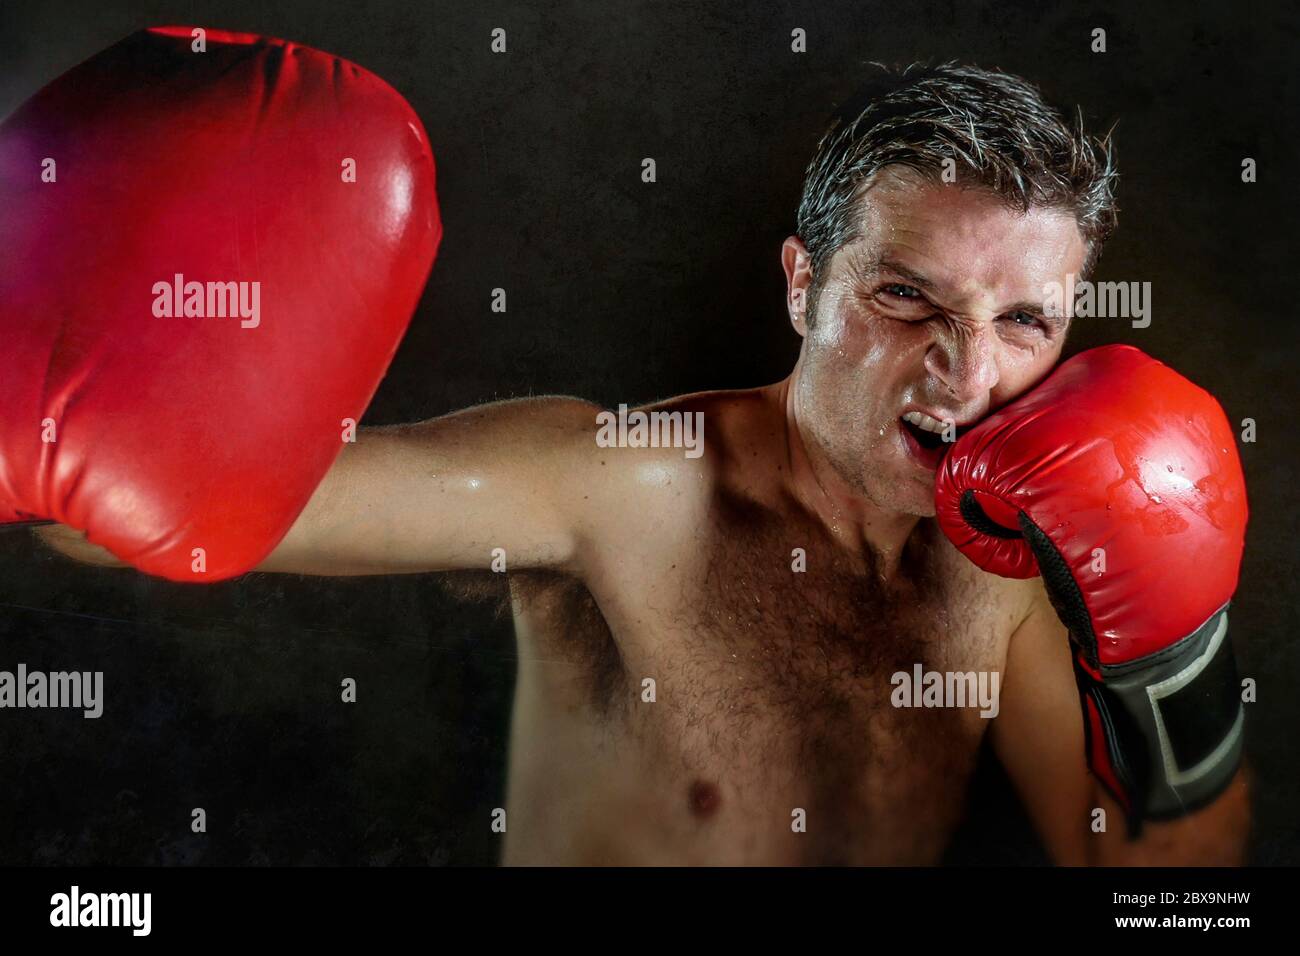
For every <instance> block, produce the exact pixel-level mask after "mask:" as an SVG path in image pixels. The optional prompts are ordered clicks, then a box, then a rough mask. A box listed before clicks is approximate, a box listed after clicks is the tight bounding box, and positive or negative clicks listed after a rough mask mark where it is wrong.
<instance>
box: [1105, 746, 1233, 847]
mask: <svg viewBox="0 0 1300 956" xmlns="http://www.w3.org/2000/svg"><path fill="white" fill-rule="evenodd" d="M1095 790H1096V795H1095V800H1094V803H1093V806H1094V807H1100V808H1102V809H1104V810H1105V812H1106V830H1105V831H1104V832H1101V833H1094V834H1092V836H1093V839H1091V840H1089V841H1088V848H1089V860H1088V863H1089V864H1090V865H1093V866H1242V865H1244V864H1245V862H1246V848H1247V841H1248V838H1249V836H1250V773H1249V770H1248V768H1247V767H1246V765H1245V764H1243V765H1242V766H1241V768H1240V769H1238V771H1237V774H1236V776H1235V777H1233V780H1232V782H1231V783H1230V784H1229V785H1228V788H1227V789H1226V790H1225V791H1224V792H1223V793H1222V794H1220V795H1219V797H1218V798H1217V799H1216V800H1215V801H1214V802H1213V803H1211V804H1210V805H1209V806H1207V807H1204V808H1202V809H1200V810H1197V811H1195V812H1193V813H1190V814H1188V815H1187V816H1185V817H1180V818H1178V819H1176V820H1168V821H1152V820H1148V821H1146V822H1145V823H1144V824H1143V827H1142V833H1141V835H1140V836H1139V837H1137V838H1136V839H1129V836H1128V832H1127V827H1126V826H1125V824H1124V813H1123V810H1121V808H1120V807H1119V805H1118V804H1117V803H1115V801H1114V800H1113V799H1111V797H1110V795H1109V794H1107V793H1106V792H1105V790H1104V789H1103V788H1102V787H1101V786H1100V785H1096V786H1095Z"/></svg>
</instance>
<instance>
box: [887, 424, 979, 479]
mask: <svg viewBox="0 0 1300 956" xmlns="http://www.w3.org/2000/svg"><path fill="white" fill-rule="evenodd" d="M898 423H899V431H900V432H902V434H903V440H904V444H906V445H907V450H908V451H909V452H910V453H911V455H912V457H913V458H915V459H916V460H917V461H918V462H919V463H920V464H922V465H924V466H925V467H926V468H931V469H933V468H938V467H939V462H940V461H942V460H943V456H944V452H946V451H947V450H948V448H949V446H950V445H952V444H953V442H955V441H956V440H957V439H958V438H960V437H961V436H962V435H963V434H965V433H966V432H967V431H969V430H970V428H971V426H970V425H962V426H957V427H953V426H952V425H951V424H950V423H948V422H941V421H939V420H938V419H935V418H931V417H930V416H929V415H926V414H924V413H922V412H908V413H907V414H906V415H905V416H903V417H901V418H899V420H898ZM945 438H947V439H951V440H945Z"/></svg>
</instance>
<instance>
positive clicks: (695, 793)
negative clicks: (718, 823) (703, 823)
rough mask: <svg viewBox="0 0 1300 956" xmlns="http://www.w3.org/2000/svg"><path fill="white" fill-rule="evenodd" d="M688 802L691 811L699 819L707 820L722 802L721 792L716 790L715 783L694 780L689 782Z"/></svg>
mask: <svg viewBox="0 0 1300 956" xmlns="http://www.w3.org/2000/svg"><path fill="white" fill-rule="evenodd" d="M690 804H691V813H693V814H694V815H695V816H696V817H698V818H699V819H701V820H707V819H708V818H709V817H711V816H713V815H714V814H715V813H717V812H718V807H719V806H720V805H721V804H722V794H721V793H720V792H719V791H718V787H717V784H713V783H709V782H707V781H705V780H696V781H695V782H694V783H693V784H691V793H690Z"/></svg>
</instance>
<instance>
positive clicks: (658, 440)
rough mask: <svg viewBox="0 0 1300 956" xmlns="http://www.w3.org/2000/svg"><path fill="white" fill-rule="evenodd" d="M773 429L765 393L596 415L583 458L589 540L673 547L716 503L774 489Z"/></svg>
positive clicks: (778, 462) (702, 397)
mask: <svg viewBox="0 0 1300 956" xmlns="http://www.w3.org/2000/svg"><path fill="white" fill-rule="evenodd" d="M780 426H781V422H780V419H779V417H778V416H776V415H775V414H774V410H773V400H772V396H771V395H770V394H769V391H768V390H767V389H745V390H735V391H712V392H697V393H693V394H689V395H679V396H675V397H673V398H669V399H665V400H663V401H659V402H654V403H651V404H647V405H641V406H637V407H634V408H627V407H626V406H623V407H619V408H615V409H604V410H603V411H602V413H601V415H600V422H599V423H598V424H594V425H593V428H592V430H591V432H590V435H589V438H588V444H587V446H586V448H585V450H584V451H583V452H582V453H581V454H582V455H583V456H584V458H586V460H587V461H588V463H589V464H588V465H586V466H584V467H583V468H582V471H583V473H585V474H588V475H590V476H591V479H590V487H589V488H588V489H587V490H586V491H585V492H584V493H586V494H588V495H590V496H591V497H590V500H591V502H592V503H593V504H594V505H595V507H593V508H592V509H591V510H590V514H591V517H592V521H593V522H594V523H595V526H593V527H592V528H590V529H589V530H591V531H592V532H593V533H598V534H600V535H604V536H609V535H612V536H614V538H615V539H616V540H617V541H618V542H619V543H620V547H627V546H628V545H629V542H631V541H642V542H643V543H644V546H645V547H646V548H647V549H648V548H652V547H656V546H658V547H661V548H669V547H680V545H681V543H682V541H683V540H684V539H685V538H687V537H689V536H691V535H693V534H695V533H699V532H701V531H702V530H703V529H704V528H706V527H707V525H708V521H709V517H710V512H711V509H712V508H713V507H714V505H715V502H716V499H717V495H718V494H719V492H720V491H722V490H724V489H725V488H728V487H731V486H734V485H736V484H738V483H746V482H748V483H751V484H755V485H761V484H763V483H765V482H771V483H772V484H775V482H774V481H772V479H771V478H770V477H766V476H770V475H774V474H777V471H775V469H780V468H784V467H785V451H784V437H783V432H782V429H781V427H780Z"/></svg>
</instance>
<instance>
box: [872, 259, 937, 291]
mask: <svg viewBox="0 0 1300 956" xmlns="http://www.w3.org/2000/svg"><path fill="white" fill-rule="evenodd" d="M878 272H892V273H893V274H894V275H896V276H901V277H902V278H904V279H906V280H907V281H908V282H910V283H912V285H914V286H916V287H917V288H918V289H925V290H926V291H929V292H933V291H934V290H935V284H934V283H933V282H932V281H931V280H929V279H927V278H926V277H925V276H923V275H921V273H919V272H914V271H913V270H911V269H909V268H907V266H905V265H903V264H902V263H901V262H898V261H896V260H894V259H889V258H885V257H883V256H882V257H880V258H878V259H877V260H876V261H875V262H873V263H872V264H871V265H870V266H868V267H867V275H875V274H876V273H878Z"/></svg>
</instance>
